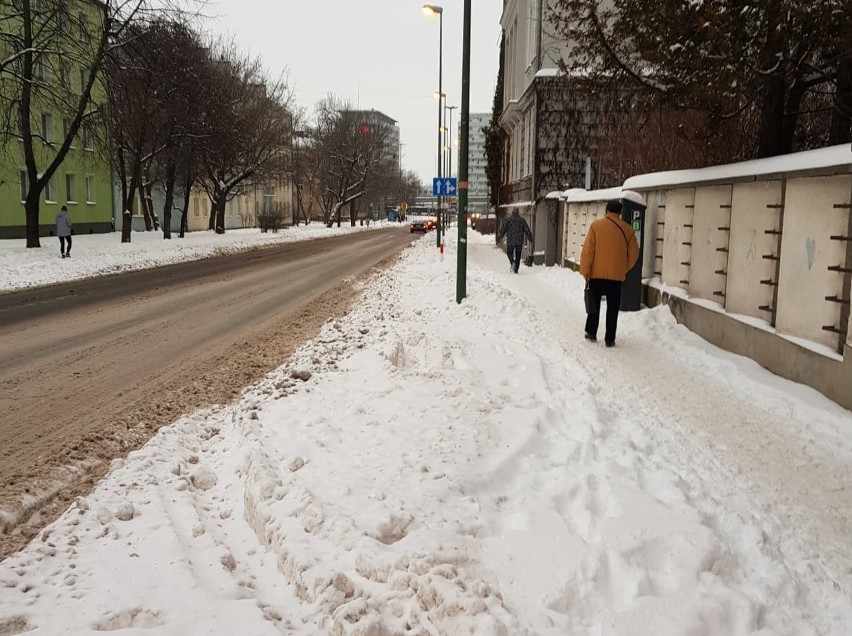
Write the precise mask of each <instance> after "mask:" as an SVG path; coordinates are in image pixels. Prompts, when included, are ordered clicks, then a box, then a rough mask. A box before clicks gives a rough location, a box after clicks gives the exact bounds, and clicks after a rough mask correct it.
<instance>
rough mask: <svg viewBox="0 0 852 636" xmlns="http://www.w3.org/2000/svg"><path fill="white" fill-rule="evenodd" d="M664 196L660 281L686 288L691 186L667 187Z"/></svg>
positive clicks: (690, 224) (687, 286)
mask: <svg viewBox="0 0 852 636" xmlns="http://www.w3.org/2000/svg"><path fill="white" fill-rule="evenodd" d="M665 199H666V203H665V214H666V224H665V226H664V237H665V240H664V241H663V269H662V272H663V282H664V283H665V284H666V285H671V286H672V287H680V288H682V289H684V290H686V289H688V288H689V262H690V258H691V257H692V245H691V244H692V220H693V216H694V211H695V188H680V189H677V190H671V191H669V192H668V193H666V195H665Z"/></svg>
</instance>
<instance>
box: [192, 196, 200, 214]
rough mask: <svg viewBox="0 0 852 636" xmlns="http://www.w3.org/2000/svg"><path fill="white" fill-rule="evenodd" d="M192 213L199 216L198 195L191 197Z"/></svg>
mask: <svg viewBox="0 0 852 636" xmlns="http://www.w3.org/2000/svg"><path fill="white" fill-rule="evenodd" d="M192 213H193V214H194V215H195V216H201V213H200V212H199V205H198V197H193V199H192Z"/></svg>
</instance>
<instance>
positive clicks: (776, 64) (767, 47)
mask: <svg viewBox="0 0 852 636" xmlns="http://www.w3.org/2000/svg"><path fill="white" fill-rule="evenodd" d="M769 4H770V6H769V7H767V9H766V12H767V25H766V42H765V44H764V49H763V55H762V59H761V66H762V68H763V69H765V70H766V71H767V72H769V71H770V69H773V70H772V71H771V72H769V74H768V75H767V76H766V78H765V79H764V81H763V90H762V95H761V97H762V104H761V112H760V132H759V137H758V147H757V156H758V158H762V157H774V156H776V155H781V154H784V152H785V150H784V149H785V148H791V147H792V146H793V140H792V137H790V138H789V139H785V138H784V134H785V132H788V131H785V128H784V110H785V109H784V106H785V101H786V93H787V87H786V82H785V77H784V71H785V66H784V61H783V60H780V59H779V58H780V56H782V55H784V51H783V46H782V42H781V37H783V36H782V35H781V32H780V30H779V28H778V27H779V25H780V24H781V20H782V16H781V15H780V13H781V9H780V7H779V6H778V3H777V2H770V3H769ZM788 152H789V151H788Z"/></svg>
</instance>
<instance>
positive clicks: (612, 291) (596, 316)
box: [586, 278, 621, 342]
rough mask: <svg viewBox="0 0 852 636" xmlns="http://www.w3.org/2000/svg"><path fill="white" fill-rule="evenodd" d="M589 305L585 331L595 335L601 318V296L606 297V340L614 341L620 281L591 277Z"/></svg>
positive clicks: (619, 298)
mask: <svg viewBox="0 0 852 636" xmlns="http://www.w3.org/2000/svg"><path fill="white" fill-rule="evenodd" d="M589 290H590V291H591V296H592V298H591V307H589V310H588V311H589V314H588V316H586V333H587V334H589V335H591V336H595V337H597V335H598V324H599V323H600V320H601V298H602V297H604V296H605V297H606V334H605V335H604V340H605V341H606V342H615V330H616V328H617V327H618V310H619V308H620V307H621V281H618V280H605V279H603V278H593V279H591V280H590V281H589Z"/></svg>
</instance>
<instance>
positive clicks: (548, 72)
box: [535, 68, 559, 77]
mask: <svg viewBox="0 0 852 636" xmlns="http://www.w3.org/2000/svg"><path fill="white" fill-rule="evenodd" d="M557 75H559V69H558V68H542V69H539V70H538V71H536V74H535V76H536V77H556V76H557Z"/></svg>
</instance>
